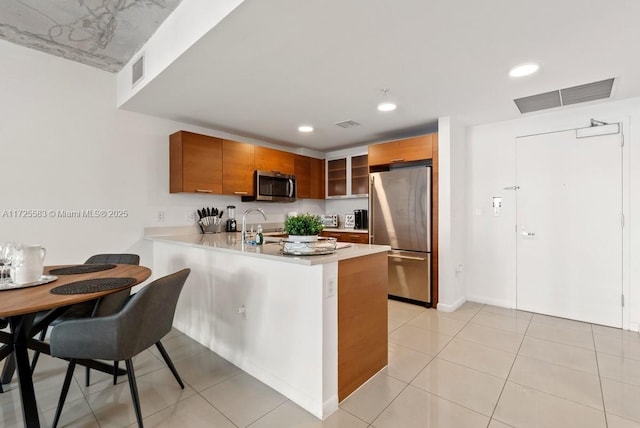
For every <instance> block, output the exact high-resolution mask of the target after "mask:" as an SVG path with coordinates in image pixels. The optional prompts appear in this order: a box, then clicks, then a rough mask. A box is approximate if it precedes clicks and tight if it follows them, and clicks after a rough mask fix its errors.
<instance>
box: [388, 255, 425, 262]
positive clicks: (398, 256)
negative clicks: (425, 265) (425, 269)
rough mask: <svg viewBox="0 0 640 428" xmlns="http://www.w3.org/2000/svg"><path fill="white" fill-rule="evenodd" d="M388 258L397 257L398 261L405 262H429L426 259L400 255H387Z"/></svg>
mask: <svg viewBox="0 0 640 428" xmlns="http://www.w3.org/2000/svg"><path fill="white" fill-rule="evenodd" d="M387 257H395V258H396V259H405V260H418V261H420V262H423V261H425V260H427V259H426V258H424V257H411V256H401V255H399V254H387Z"/></svg>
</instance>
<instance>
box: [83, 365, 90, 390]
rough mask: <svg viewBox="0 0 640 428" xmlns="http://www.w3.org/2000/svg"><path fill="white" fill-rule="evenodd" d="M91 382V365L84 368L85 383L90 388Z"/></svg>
mask: <svg viewBox="0 0 640 428" xmlns="http://www.w3.org/2000/svg"><path fill="white" fill-rule="evenodd" d="M90 384H91V369H90V368H89V367H85V368H84V385H85V386H86V387H87V388H89V385H90Z"/></svg>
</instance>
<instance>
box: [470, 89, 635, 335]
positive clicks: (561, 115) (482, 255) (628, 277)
mask: <svg viewBox="0 0 640 428" xmlns="http://www.w3.org/2000/svg"><path fill="white" fill-rule="evenodd" d="M590 118H595V119H597V120H602V121H605V122H619V121H622V122H623V123H624V124H625V126H624V128H625V129H624V134H625V147H624V149H623V156H624V165H623V187H624V189H623V191H624V195H623V199H624V206H623V211H624V213H625V216H626V225H625V229H624V232H623V233H624V238H623V239H624V248H623V257H624V266H623V271H624V284H623V289H624V290H625V295H626V301H627V310H626V312H625V318H624V319H623V326H624V327H625V328H631V329H633V330H637V329H638V323H639V322H640V283H639V281H640V264H639V263H637V262H630V261H634V260H637V258H638V254H640V252H639V251H640V229H638V227H637V226H636V225H637V224H639V221H640V193H638V188H639V187H640V152H639V150H638V149H639V148H640V140H639V139H640V136H639V135H638V133H636V132H634V127H636V126H637V125H638V124H639V123H640V99H638V98H636V99H630V100H624V101H616V102H604V103H595V104H590V105H583V106H579V107H573V108H563V109H557V110H555V111H552V112H548V113H543V114H534V115H529V116H525V117H523V118H521V119H517V120H512V121H505V122H498V123H491V124H485V125H480V126H474V127H471V128H469V129H468V130H467V147H466V162H467V168H466V169H467V178H466V184H467V192H468V193H467V198H466V201H467V207H466V219H467V243H466V251H467V265H466V278H465V279H466V281H465V286H466V293H467V298H468V300H473V301H478V302H484V303H491V304H496V305H500V306H506V307H515V303H516V294H515V293H516V288H515V284H516V259H515V254H516V253H515V250H516V241H515V239H516V235H515V218H516V211H515V200H516V195H515V192H514V191H512V190H505V189H504V188H505V187H508V186H513V185H514V184H515V177H516V175H515V172H516V171H515V139H516V137H517V136H523V135H529V134H536V133H541V132H551V131H557V130H564V129H572V128H578V127H585V126H588V125H589V119H590ZM493 196H502V198H503V208H502V212H501V214H500V216H498V217H496V216H494V215H493V210H492V208H491V202H492V199H491V198H492V197H493ZM595 198H597V195H594V200H595Z"/></svg>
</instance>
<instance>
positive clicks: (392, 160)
mask: <svg viewBox="0 0 640 428" xmlns="http://www.w3.org/2000/svg"><path fill="white" fill-rule="evenodd" d="M403 160H404V158H399V159H391V162H402V161H403Z"/></svg>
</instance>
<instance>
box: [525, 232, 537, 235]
mask: <svg viewBox="0 0 640 428" xmlns="http://www.w3.org/2000/svg"><path fill="white" fill-rule="evenodd" d="M522 236H536V234H535V233H534V232H522Z"/></svg>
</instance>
